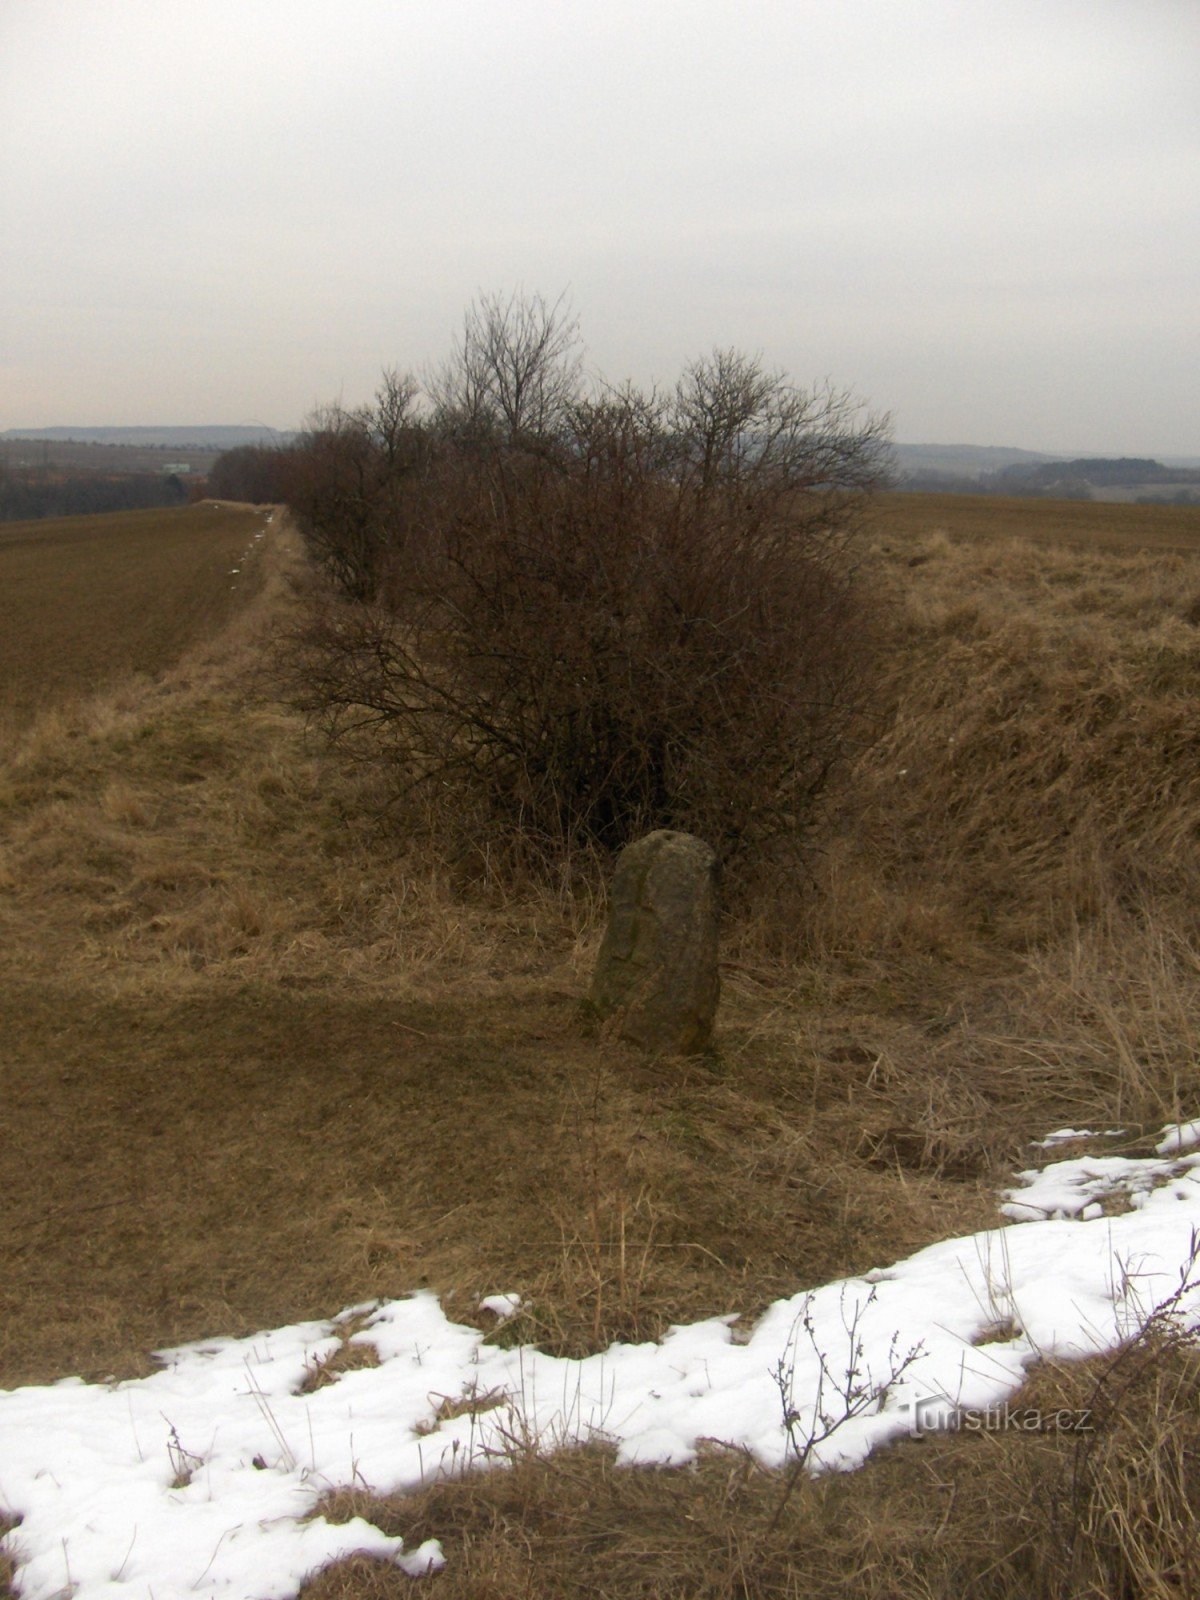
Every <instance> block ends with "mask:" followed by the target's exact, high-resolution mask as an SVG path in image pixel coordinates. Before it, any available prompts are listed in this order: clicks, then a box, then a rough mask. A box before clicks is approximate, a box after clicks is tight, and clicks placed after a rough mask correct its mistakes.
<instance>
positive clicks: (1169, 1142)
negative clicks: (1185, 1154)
mask: <svg viewBox="0 0 1200 1600" xmlns="http://www.w3.org/2000/svg"><path fill="white" fill-rule="evenodd" d="M1162 1131H1163V1137H1162V1138H1161V1139H1160V1140H1159V1142H1158V1144H1156V1145H1155V1146H1154V1148H1155V1149H1156V1150H1157V1151H1158V1153H1159V1155H1160V1156H1165V1155H1172V1154H1174V1153H1175V1152H1177V1151H1179V1150H1190V1149H1191V1148H1192V1146H1193V1145H1196V1144H1200V1122H1168V1124H1167V1125H1166V1127H1165V1128H1164V1129H1163V1130H1162Z"/></svg>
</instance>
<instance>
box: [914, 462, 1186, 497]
mask: <svg viewBox="0 0 1200 1600" xmlns="http://www.w3.org/2000/svg"><path fill="white" fill-rule="evenodd" d="M897 487H898V488H900V489H905V490H910V491H913V492H927V493H935V494H999V495H1015V496H1027V497H1044V498H1046V499H1053V500H1090V499H1092V497H1093V491H1095V490H1098V489H1099V490H1104V489H1147V490H1154V489H1157V493H1152V494H1148V495H1145V496H1142V497H1141V498H1143V499H1153V500H1174V501H1176V502H1178V503H1180V504H1183V505H1187V504H1190V503H1191V501H1192V499H1193V497H1194V496H1196V497H1200V472H1195V471H1189V470H1187V469H1183V468H1178V467H1167V466H1164V465H1163V463H1162V462H1161V461H1155V460H1153V459H1150V458H1142V457H1136V456H1121V457H1115V458H1109V457H1101V456H1081V457H1078V458H1076V459H1075V460H1073V461H1045V462H1025V461H1020V462H1015V463H1013V465H1011V466H1008V467H1002V468H1001V469H1000V470H999V471H997V472H983V473H980V474H978V475H977V476H973V477H967V476H963V475H960V474H955V473H946V472H937V471H933V470H929V469H926V470H922V471H916V472H907V473H905V474H904V475H903V477H902V478H901V479H900V480H899V482H898V484H897Z"/></svg>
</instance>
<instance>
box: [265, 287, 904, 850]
mask: <svg viewBox="0 0 1200 1600" xmlns="http://www.w3.org/2000/svg"><path fill="white" fill-rule="evenodd" d="M886 459H887V437H886V430H885V425H884V423H883V421H882V420H881V419H879V418H875V417H872V416H869V415H865V414H864V413H863V412H862V410H861V409H860V407H859V406H858V405H857V403H855V402H854V401H853V400H852V399H851V398H850V397H849V396H847V395H845V394H843V393H838V392H835V391H833V390H829V389H824V390H821V391H819V392H817V393H806V392H804V391H802V390H800V389H798V388H796V387H794V386H793V385H792V384H790V383H789V382H788V381H787V380H786V378H784V377H783V376H781V375H779V374H775V373H772V372H769V371H767V370H766V369H765V368H764V367H763V365H762V364H761V362H760V361H758V360H755V359H752V358H748V357H746V356H743V355H740V354H737V353H736V352H727V351H718V352H716V353H714V354H713V355H712V356H710V357H708V358H706V359H703V360H700V361H697V362H695V363H694V364H692V365H691V366H689V367H688V368H687V369H686V371H685V372H684V373H683V375H682V377H681V378H680V380H679V382H678V383H677V385H676V386H675V388H674V390H673V391H672V392H670V393H669V394H658V393H645V392H642V391H640V390H637V389H635V388H633V387H631V386H625V387H622V388H611V387H607V386H601V385H592V386H590V387H587V388H585V386H584V383H583V380H582V376H581V366H580V361H579V354H578V340H577V332H576V327H575V324H574V322H573V321H572V320H571V319H570V318H569V317H568V316H566V315H565V314H564V313H563V311H562V309H561V307H560V306H552V305H549V304H547V303H546V302H545V301H543V300H541V299H538V298H535V299H523V298H516V297H514V298H513V299H511V300H508V301H503V300H499V299H490V300H485V301H483V302H482V303H481V304H479V305H477V306H475V307H473V308H472V310H471V311H470V312H469V313H468V315H467V317H466V319H465V324H464V330H463V335H462V338H461V341H460V342H459V344H458V346H457V348H456V350H455V352H454V354H453V355H452V357H451V359H450V360H449V361H448V362H447V363H446V364H445V366H444V367H443V368H442V369H441V370H440V371H438V372H437V373H435V374H433V375H432V376H431V377H430V378H429V379H427V380H426V382H425V383H424V384H418V383H417V382H416V381H415V380H413V379H411V378H407V377H401V376H399V375H398V374H395V373H390V374H387V375H385V379H384V382H383V385H382V387H381V389H380V391H379V393H378V395H377V396H376V399H375V402H374V404H373V405H372V406H370V407H367V408H364V409H362V410H358V411H346V410H344V409H341V408H332V409H330V410H327V411H325V412H324V413H322V414H321V415H320V416H318V417H317V418H316V419H315V421H314V422H313V424H312V425H311V426H310V428H309V430H308V432H307V433H306V434H305V435H304V436H303V437H302V439H301V440H300V442H299V443H298V445H297V447H296V448H295V449H294V450H293V451H292V452H290V456H289V461H288V465H287V475H288V485H287V487H288V495H287V498H288V500H289V503H290V506H291V509H292V512H293V514H294V516H295V519H296V521H297V523H298V525H299V527H300V529H301V530H302V532H303V535H304V537H305V539H306V541H307V543H308V546H309V549H310V551H311V553H312V554H313V556H314V557H315V558H316V560H317V561H318V562H319V564H320V565H321V566H322V567H323V568H324V570H325V572H326V574H327V576H328V578H329V580H331V582H330V585H329V593H328V595H327V597H326V598H325V599H324V601H323V602H319V603H317V604H315V605H314V609H313V612H312V615H311V618H310V621H309V624H308V626H307V628H306V630H305V636H304V639H303V648H302V656H301V663H302V664H301V670H300V673H299V690H298V693H299V698H300V700H301V701H302V703H303V704H304V705H305V707H306V708H307V709H308V710H309V711H310V712H311V713H313V714H315V715H316V716H317V717H318V718H319V719H321V720H322V721H323V722H324V723H325V725H326V726H327V727H328V728H329V729H330V731H331V732H332V733H334V734H335V735H336V736H339V737H342V738H346V739H348V740H349V741H350V743H351V745H352V747H354V748H356V749H358V750H360V751H363V750H365V751H368V752H369V753H371V754H372V755H374V756H378V755H384V756H386V758H387V759H388V760H389V761H390V762H391V763H393V765H394V770H395V772H396V774H397V776H398V777H399V778H400V780H401V781H402V783H403V785H404V787H405V790H406V791H407V792H410V793H419V792H421V791H424V792H425V793H426V794H427V795H429V796H431V797H433V800H434V802H435V804H434V811H435V813H437V814H439V815H440V816H441V817H442V818H443V819H444V820H450V821H452V822H453V823H454V824H455V826H457V827H458V828H459V829H461V830H466V832H467V833H468V834H469V835H470V836H472V837H474V838H476V839H478V840H487V841H488V842H489V847H490V845H491V844H494V843H502V844H503V845H504V846H506V847H516V848H517V849H518V850H520V851H521V852H523V853H526V854H529V853H533V854H535V855H537V856H540V857H541V858H542V859H553V860H561V859H562V858H563V857H564V855H569V854H571V853H573V852H575V851H578V850H579V849H581V848H582V849H584V850H585V851H588V850H596V849H598V850H600V851H608V850H610V849H612V848H615V847H619V846H620V845H622V844H623V843H625V842H626V841H627V840H628V839H629V838H630V837H632V836H634V835H636V834H638V833H639V832H642V831H644V830H645V829H647V828H650V827H654V826H674V827H681V828H686V829H689V830H692V831H695V832H698V833H700V834H702V835H704V836H705V837H707V838H708V839H709V840H711V841H712V842H713V843H714V844H715V845H716V846H717V847H718V848H719V849H720V851H721V852H722V854H723V855H724V856H725V857H726V858H727V859H728V858H730V857H732V856H736V855H737V854H738V853H739V852H741V851H744V850H745V849H746V848H747V847H749V846H752V845H753V846H758V845H761V844H763V843H764V842H766V841H769V840H777V839H780V838H796V837H799V836H800V835H801V834H802V833H803V830H804V828H805V826H806V824H807V823H808V821H809V820H810V818H811V816H812V812H813V807H814V804H815V802H816V800H817V798H818V797H819V795H820V794H821V792H822V790H823V789H824V787H825V785H826V784H827V782H828V780H829V777H830V775H831V773H832V772H833V771H834V769H835V767H836V766H837V764H838V763H839V761H840V760H841V759H842V757H843V756H844V754H845V753H846V752H847V750H848V748H849V741H850V739H851V737H852V735H853V734H854V731H855V729H856V727H857V726H859V725H860V724H861V719H862V716H863V713H864V710H865V708H866V706H867V704H868V701H869V698H870V686H871V671H870V658H871V632H872V618H871V610H870V606H869V604H868V602H867V600H866V596H865V592H864V590H863V588H862V586H861V584H860V581H859V578H858V575H857V571H856V560H855V553H854V545H855V536H856V533H857V531H858V529H859V526H860V523H861V520H862V514H863V511H864V507H865V505H866V503H867V500H868V497H869V495H870V493H871V491H872V490H873V489H875V488H876V487H877V485H878V484H879V483H880V482H881V480H882V477H883V474H884V471H885V465H886ZM363 736H369V738H368V739H366V741H365V742H364V739H363Z"/></svg>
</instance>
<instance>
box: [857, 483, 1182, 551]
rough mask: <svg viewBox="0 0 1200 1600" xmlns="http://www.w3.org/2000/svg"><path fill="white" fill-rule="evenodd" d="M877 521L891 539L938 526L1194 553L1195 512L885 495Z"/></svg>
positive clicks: (1081, 544)
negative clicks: (891, 536) (888, 533)
mask: <svg viewBox="0 0 1200 1600" xmlns="http://www.w3.org/2000/svg"><path fill="white" fill-rule="evenodd" d="M879 512H880V516H881V520H882V521H883V523H884V524H885V525H886V526H887V528H888V529H889V531H891V532H892V533H895V534H917V535H920V534H922V533H925V532H928V530H929V529H930V528H931V527H936V526H939V525H943V526H946V527H948V528H953V529H954V532H955V533H956V534H957V535H959V536H960V537H963V538H985V539H994V538H1011V539H1028V540H1031V541H1032V542H1033V543H1034V544H1039V545H1045V544H1054V545H1060V546H1061V545H1064V544H1065V545H1071V546H1076V547H1078V548H1080V549H1083V550H1094V551H1100V550H1108V551H1111V552H1112V553H1113V554H1118V555H1119V554H1122V553H1124V554H1129V553H1131V552H1132V551H1135V550H1159V551H1163V552H1164V553H1166V552H1178V553H1180V554H1185V555H1186V554H1192V553H1194V552H1195V551H1197V550H1200V506H1131V505H1117V504H1112V503H1108V502H1105V503H1101V502H1099V501H1088V500H1036V499H1027V498H1017V497H1013V498H1006V497H1004V496H1001V495H986V494H981V495H962V494H888V495H883V496H882V497H881V499H880V503H879Z"/></svg>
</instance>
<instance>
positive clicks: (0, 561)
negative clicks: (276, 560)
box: [0, 503, 264, 733]
mask: <svg viewBox="0 0 1200 1600" xmlns="http://www.w3.org/2000/svg"><path fill="white" fill-rule="evenodd" d="M263 518H264V513H263V512H262V511H259V510H257V509H255V508H254V507H250V506H222V507H220V508H218V507H216V506H215V505H213V504H211V503H209V504H203V505H198V506H189V507H186V508H181V509H180V510H177V511H176V510H153V511H135V512H116V513H113V514H111V515H108V516H99V517H60V518H55V519H46V520H39V521H34V522H9V523H5V524H4V525H3V526H2V527H0V686H2V688H3V698H2V700H0V706H2V707H3V710H0V733H3V731H4V727H5V725H6V724H7V727H8V729H9V731H10V732H11V731H12V730H13V729H14V728H16V727H22V726H24V725H26V724H27V723H28V722H29V720H30V718H31V717H32V716H33V714H34V713H35V712H36V711H37V710H38V709H39V708H45V707H51V706H61V705H62V704H63V703H64V702H65V701H67V700H70V699H72V698H77V697H79V696H81V695H90V694H94V693H95V692H96V690H97V689H101V688H104V687H105V686H107V685H108V684H110V683H113V682H115V681H117V680H118V679H120V678H123V677H125V676H127V675H128V674H129V673H133V672H136V673H144V674H147V675H153V674H154V673H157V672H159V671H161V670H162V669H163V668H164V667H166V666H169V665H170V664H171V663H172V662H174V661H175V660H177V659H178V657H179V655H180V653H181V651H182V650H184V649H185V648H186V647H187V646H188V645H189V644H192V643H193V642H195V641H197V640H201V639H205V638H208V637H210V636H211V635H212V634H213V633H214V632H216V631H217V630H219V629H220V628H221V627H222V626H223V624H224V623H225V622H226V621H227V620H228V619H229V618H230V617H231V616H232V615H233V614H234V612H235V610H237V609H238V608H239V607H240V606H241V605H242V604H244V602H245V600H246V599H247V597H248V595H249V594H250V593H251V592H252V591H253V588H254V587H255V585H256V584H257V581H258V580H257V565H258V564H257V562H256V561H255V560H253V559H250V560H248V561H247V562H246V563H245V564H244V566H243V562H242V559H241V558H242V555H243V553H244V552H245V551H246V549H247V548H248V546H249V544H250V541H251V538H252V536H253V535H254V534H255V533H256V532H258V530H259V529H260V528H261V527H262V526H263ZM238 566H243V571H242V572H241V573H240V574H239V575H238V577H237V578H232V577H231V576H230V568H231V567H238ZM235 585H236V586H237V587H234V586H235ZM5 713H7V715H5Z"/></svg>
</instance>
